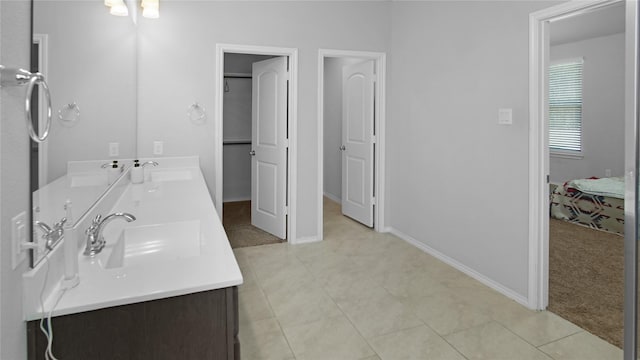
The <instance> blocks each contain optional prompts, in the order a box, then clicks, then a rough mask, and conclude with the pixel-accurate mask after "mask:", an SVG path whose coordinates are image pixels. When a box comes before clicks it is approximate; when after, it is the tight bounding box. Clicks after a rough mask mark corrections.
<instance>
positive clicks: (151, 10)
mask: <svg viewBox="0 0 640 360" xmlns="http://www.w3.org/2000/svg"><path fill="white" fill-rule="evenodd" d="M141 6H142V16H144V17H146V18H149V19H157V18H159V17H160V2H159V0H142V4H141Z"/></svg>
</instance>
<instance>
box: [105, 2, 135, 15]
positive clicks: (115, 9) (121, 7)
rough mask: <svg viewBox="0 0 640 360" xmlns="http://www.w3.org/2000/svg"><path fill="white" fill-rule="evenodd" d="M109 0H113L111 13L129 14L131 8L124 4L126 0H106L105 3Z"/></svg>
mask: <svg viewBox="0 0 640 360" xmlns="http://www.w3.org/2000/svg"><path fill="white" fill-rule="evenodd" d="M107 1H109V2H111V10H110V11H109V12H110V13H111V15H115V16H129V9H128V8H127V5H125V4H124V1H122V0H106V1H105V4H106V3H107Z"/></svg>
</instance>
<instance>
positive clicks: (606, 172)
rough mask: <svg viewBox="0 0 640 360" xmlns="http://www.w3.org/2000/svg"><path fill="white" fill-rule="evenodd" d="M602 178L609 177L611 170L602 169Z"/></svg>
mask: <svg viewBox="0 0 640 360" xmlns="http://www.w3.org/2000/svg"><path fill="white" fill-rule="evenodd" d="M604 176H606V177H611V169H604Z"/></svg>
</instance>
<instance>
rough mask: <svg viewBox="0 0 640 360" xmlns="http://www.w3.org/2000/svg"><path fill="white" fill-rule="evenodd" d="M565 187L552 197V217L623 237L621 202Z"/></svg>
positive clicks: (567, 184) (620, 200)
mask: <svg viewBox="0 0 640 360" xmlns="http://www.w3.org/2000/svg"><path fill="white" fill-rule="evenodd" d="M570 184H571V183H570V182H569V183H565V184H564V185H562V186H558V187H556V188H555V189H554V190H553V192H552V193H551V201H550V203H551V217H553V218H555V219H560V220H565V221H569V222H572V223H574V224H578V225H583V226H588V227H590V228H592V229H597V230H602V231H607V232H611V233H616V234H620V235H623V234H624V199H619V198H614V197H610V196H603V195H594V194H587V193H584V192H582V191H580V190H578V189H576V188H573V187H571V186H570Z"/></svg>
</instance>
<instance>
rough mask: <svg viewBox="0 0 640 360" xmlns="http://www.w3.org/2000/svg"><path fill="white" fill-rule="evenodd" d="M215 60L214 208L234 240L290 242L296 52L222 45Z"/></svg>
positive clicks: (239, 244)
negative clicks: (216, 90)
mask: <svg viewBox="0 0 640 360" xmlns="http://www.w3.org/2000/svg"><path fill="white" fill-rule="evenodd" d="M217 60H218V61H217V62H216V64H217V66H216V69H217V71H216V84H217V85H218V86H217V89H218V92H217V95H216V104H217V105H218V106H217V107H216V124H215V125H216V130H217V131H216V140H217V141H216V145H215V146H216V159H217V161H216V175H215V179H216V185H215V188H216V194H214V203H215V205H216V208H217V210H218V213H219V214H220V216H221V218H222V220H223V224H224V225H225V229H226V230H227V234H228V236H229V240H230V242H231V243H232V246H233V247H242V246H253V245H262V244H268V243H276V242H281V241H286V240H289V241H291V239H292V231H291V230H292V223H293V222H294V217H295V215H293V214H292V213H290V212H289V209H291V208H292V204H293V202H292V200H293V198H292V196H291V194H292V193H293V192H294V187H295V181H293V180H292V179H294V178H295V177H294V176H293V175H292V174H293V173H294V170H295V166H294V165H293V164H295V162H294V161H293V159H294V158H295V156H294V155H295V151H294V148H295V132H294V131H293V129H294V128H295V124H294V123H295V118H296V116H295V113H294V112H293V111H292V109H294V108H295V95H294V93H293V91H294V89H295V87H296V85H294V82H295V81H296V76H295V75H294V71H295V68H296V67H295V65H294V63H295V62H297V58H296V50H295V49H281V48H266V47H245V46H236V45H218V47H217ZM227 212H228V214H227ZM234 239H236V240H238V241H235V240H234ZM234 241H235V242H234Z"/></svg>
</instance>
